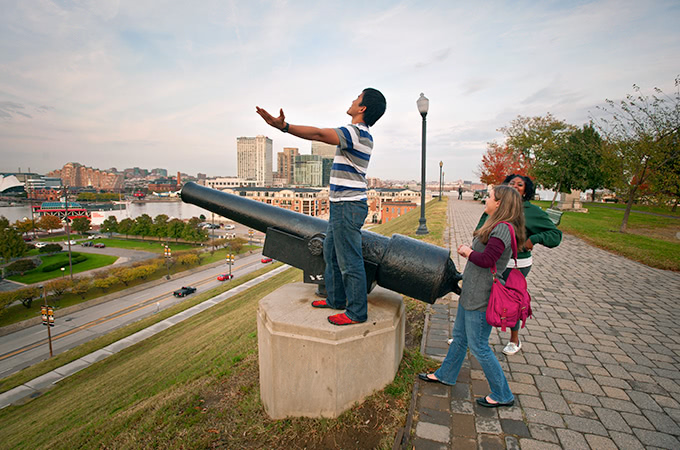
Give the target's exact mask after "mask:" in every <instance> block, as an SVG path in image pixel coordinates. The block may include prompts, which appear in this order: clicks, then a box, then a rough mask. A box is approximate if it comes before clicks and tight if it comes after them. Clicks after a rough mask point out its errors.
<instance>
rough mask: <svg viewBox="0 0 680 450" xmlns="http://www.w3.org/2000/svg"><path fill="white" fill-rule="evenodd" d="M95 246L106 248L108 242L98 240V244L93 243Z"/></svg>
mask: <svg viewBox="0 0 680 450" xmlns="http://www.w3.org/2000/svg"><path fill="white" fill-rule="evenodd" d="M93 247H94V248H105V247H106V244H104V243H103V242H97V243H96V244H94V245H93Z"/></svg>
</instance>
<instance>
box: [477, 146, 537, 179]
mask: <svg viewBox="0 0 680 450" xmlns="http://www.w3.org/2000/svg"><path fill="white" fill-rule="evenodd" d="M529 167H530V165H529V162H528V161H527V159H526V158H524V156H523V155H522V154H521V153H519V152H514V151H512V150H511V149H510V148H509V147H508V146H507V145H503V146H501V145H499V144H497V143H495V142H489V144H488V148H487V150H486V153H485V154H484V156H482V163H481V164H480V165H479V173H478V175H479V179H480V180H481V182H482V183H486V184H493V185H496V184H501V183H502V182H503V180H504V179H505V177H506V176H508V175H510V174H511V173H514V174H517V175H526V174H527V173H529Z"/></svg>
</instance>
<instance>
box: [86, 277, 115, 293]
mask: <svg viewBox="0 0 680 450" xmlns="http://www.w3.org/2000/svg"><path fill="white" fill-rule="evenodd" d="M116 283H118V278H116V277H115V276H113V275H109V276H107V277H106V278H98V279H96V280H94V282H92V285H93V286H94V287H96V288H98V289H101V290H102V291H107V290H108V289H109V288H110V287H111V286H113V285H115V284H116Z"/></svg>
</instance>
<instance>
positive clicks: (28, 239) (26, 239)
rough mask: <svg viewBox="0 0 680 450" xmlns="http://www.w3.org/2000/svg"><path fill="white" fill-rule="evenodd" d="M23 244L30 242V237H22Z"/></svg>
mask: <svg viewBox="0 0 680 450" xmlns="http://www.w3.org/2000/svg"><path fill="white" fill-rule="evenodd" d="M22 238H23V239H24V242H31V236H22Z"/></svg>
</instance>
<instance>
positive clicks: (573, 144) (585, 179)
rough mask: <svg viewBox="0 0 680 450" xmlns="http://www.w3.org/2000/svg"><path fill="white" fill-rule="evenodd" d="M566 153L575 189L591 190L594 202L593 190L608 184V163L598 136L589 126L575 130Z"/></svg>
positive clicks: (568, 141)
mask: <svg viewBox="0 0 680 450" xmlns="http://www.w3.org/2000/svg"><path fill="white" fill-rule="evenodd" d="M567 153H568V154H569V155H570V156H571V159H572V165H571V167H570V169H571V170H572V171H574V172H575V173H574V178H575V183H574V184H575V187H577V188H578V189H581V190H583V191H585V190H588V189H592V191H593V201H595V189H600V188H603V187H605V186H606V185H607V184H608V180H609V172H608V170H607V167H609V166H610V165H609V161H608V158H607V155H606V153H605V151H604V146H603V145H602V138H601V137H600V134H599V133H598V132H597V130H595V128H594V127H593V126H592V125H591V124H588V125H583V128H581V129H578V130H575V131H574V132H573V133H571V135H570V136H569V139H568V140H567Z"/></svg>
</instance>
